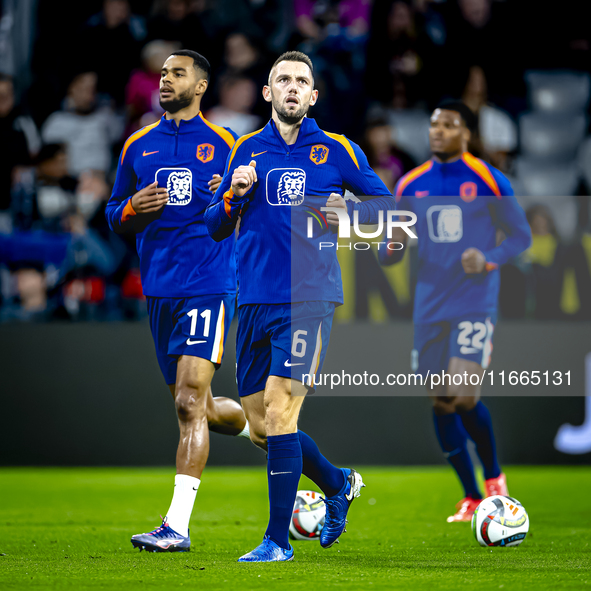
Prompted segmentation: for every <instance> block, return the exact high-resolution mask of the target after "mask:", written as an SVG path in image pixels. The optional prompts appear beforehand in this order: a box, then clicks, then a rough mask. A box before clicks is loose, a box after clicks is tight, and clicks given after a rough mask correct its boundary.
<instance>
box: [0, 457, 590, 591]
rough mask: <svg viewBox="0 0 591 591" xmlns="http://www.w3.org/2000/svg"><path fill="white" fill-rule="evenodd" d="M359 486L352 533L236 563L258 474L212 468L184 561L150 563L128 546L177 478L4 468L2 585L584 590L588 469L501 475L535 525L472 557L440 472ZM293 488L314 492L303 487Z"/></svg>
mask: <svg viewBox="0 0 591 591" xmlns="http://www.w3.org/2000/svg"><path fill="white" fill-rule="evenodd" d="M358 469H359V471H360V472H361V473H362V475H363V477H364V480H365V482H366V483H367V488H365V489H363V494H362V495H361V497H360V498H359V499H357V500H356V501H355V502H354V503H353V506H352V508H351V512H350V514H349V515H350V517H349V520H350V523H349V525H348V526H347V529H348V533H346V534H344V535H343V536H342V537H341V543H340V544H339V545H335V546H333V547H332V548H330V549H328V550H323V549H322V548H320V545H319V544H318V542H317V541H306V542H294V547H295V559H294V561H293V562H291V563H279V564H237V563H236V559H237V558H238V557H239V556H240V555H241V554H243V553H245V552H247V551H249V550H251V549H252V548H254V547H255V546H256V545H257V544H258V543H259V542H260V540H261V538H262V534H263V532H264V529H265V526H266V520H267V511H268V508H267V497H266V494H267V493H266V487H267V484H266V475H265V470H264V468H263V467H259V468H236V469H220V468H210V469H207V470H206V472H205V474H204V478H203V482H202V486H201V488H200V490H199V494H198V496H197V502H196V505H195V510H194V511H193V518H192V521H191V534H192V535H191V539H192V549H191V552H190V553H184V554H181V553H178V554H149V553H147V552H142V553H139V551H138V550H134V549H133V548H132V546H131V544H130V542H129V538H130V536H131V535H132V534H134V533H139V532H143V531H149V530H151V529H153V527H154V526H156V525H157V524H158V522H159V519H158V513H159V512H165V511H166V510H167V508H168V503H169V502H170V497H171V492H172V481H173V474H174V470H173V469H137V468H128V469H125V468H118V469H110V468H104V469H103V468H79V469H31V468H3V469H0V500H1V503H0V506H1V510H2V515H1V517H0V523H1V527H0V532H1V535H0V588H1V589H3V590H8V589H72V590H78V589H111V590H113V589H126V590H127V589H130V590H132V589H133V590H135V589H176V588H177V587H182V588H193V589H207V590H209V589H262V590H273V589H284V588H290V589H291V588H293V589H306V590H316V589H322V590H324V589H364V590H374V589H410V590H415V589H418V590H421V589H429V590H433V589H450V590H455V589H470V590H475V589H477V590H478V591H481V590H483V589H504V590H505V591H506V590H510V589H536V590H539V589H583V588H590V587H591V500H590V499H591V496H590V493H591V468H588V467H578V468H567V467H561V468H553V467H552V468H549V467H543V468H542V467H523V468H522V467H510V468H508V469H507V475H508V482H509V487H510V490H511V492H512V494H514V495H515V496H516V497H517V498H518V499H519V500H520V501H521V502H522V503H523V504H524V506H525V508H526V510H527V511H528V513H529V516H530V522H531V526H530V533H529V534H528V537H527V538H526V540H525V541H524V543H523V544H522V545H521V546H520V547H518V548H493V549H489V548H481V547H480V546H478V544H477V543H476V541H475V540H474V538H473V537H472V534H471V531H470V525H469V524H464V523H461V524H460V523H457V524H448V523H446V521H445V518H446V516H447V515H448V514H450V512H451V510H452V509H453V506H454V504H455V502H456V501H457V500H458V498H459V496H460V494H459V493H460V488H459V485H458V483H457V482H456V479H455V476H454V475H453V474H452V472H451V470H450V469H446V468H365V469H363V468H358ZM300 488H301V489H306V488H315V487H314V486H313V485H312V484H311V483H310V482H308V481H306V480H305V479H303V481H302V482H301V483H300Z"/></svg>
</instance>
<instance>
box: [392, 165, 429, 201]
mask: <svg viewBox="0 0 591 591" xmlns="http://www.w3.org/2000/svg"><path fill="white" fill-rule="evenodd" d="M432 166H433V161H432V160H427V162H424V163H423V164H421V165H420V166H417V167H416V168H413V169H412V170H411V171H410V172H407V173H406V174H405V175H404V176H403V177H402V178H401V179H400V181H399V182H398V188H397V189H396V197H401V196H402V191H404V189H406V187H407V186H408V185H409V184H410V183H412V182H413V181H414V180H415V179H417V178H418V177H420V176H421V175H422V174H425V173H426V172H429V171H430V170H431V168H432ZM397 201H400V199H397Z"/></svg>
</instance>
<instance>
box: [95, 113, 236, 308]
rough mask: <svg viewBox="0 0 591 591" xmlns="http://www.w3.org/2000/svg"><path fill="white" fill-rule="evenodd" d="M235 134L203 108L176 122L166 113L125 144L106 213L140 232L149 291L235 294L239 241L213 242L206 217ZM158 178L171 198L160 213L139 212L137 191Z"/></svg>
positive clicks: (119, 225) (118, 227)
mask: <svg viewBox="0 0 591 591" xmlns="http://www.w3.org/2000/svg"><path fill="white" fill-rule="evenodd" d="M235 138H236V136H235V134H234V133H233V132H232V131H230V130H228V129H226V128H223V127H219V126H217V125H214V124H213V123H210V122H209V121H207V120H206V119H204V118H203V116H202V115H201V113H199V115H197V116H196V117H194V118H193V119H190V120H188V121H185V120H182V121H181V122H180V125H179V126H177V124H176V122H175V121H174V120H172V119H171V120H168V119H166V118H165V117H164V116H163V117H162V119H160V121H158V122H157V123H154V124H153V125H148V126H147V127H144V128H143V129H140V130H139V131H138V132H136V133H134V134H133V135H132V136H131V137H130V138H129V139H128V140H127V141H126V142H125V145H124V147H123V150H122V152H121V156H120V158H119V163H118V167H117V179H116V181H115V185H114V187H113V192H112V195H111V198H110V199H109V202H108V204H107V208H106V215H107V220H108V222H109V226H110V227H111V229H112V230H114V231H115V232H118V233H121V232H135V233H136V245H137V251H138V254H139V256H140V269H141V276H142V285H143V290H144V293H145V294H146V295H148V296H154V297H178V298H181V297H191V296H198V295H217V294H220V295H221V294H232V293H235V292H236V266H235V257H234V242H233V241H232V240H227V241H225V242H224V243H222V244H218V243H217V242H215V241H214V240H213V239H212V238H211V237H210V236H209V234H208V232H207V228H206V227H205V224H204V221H203V214H204V212H205V209H206V207H207V206H208V204H209V202H210V201H211V193H210V191H209V188H208V185H207V182H208V181H209V180H210V179H211V177H212V176H213V175H214V174H220V175H222V174H223V171H224V165H225V163H226V161H227V159H228V155H229V154H230V151H231V149H232V147H233V146H234V142H235ZM154 181H157V182H158V186H160V187H166V188H167V189H168V193H169V202H168V203H167V204H166V205H165V206H164V207H163V208H162V209H160V210H159V211H158V212H156V213H143V214H136V213H135V212H134V210H133V208H132V206H131V198H132V196H133V195H134V194H135V193H136V192H137V191H139V190H140V189H142V188H144V187H146V186H148V185H149V184H151V183H153V182H154Z"/></svg>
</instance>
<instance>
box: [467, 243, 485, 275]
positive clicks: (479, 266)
mask: <svg viewBox="0 0 591 591" xmlns="http://www.w3.org/2000/svg"><path fill="white" fill-rule="evenodd" d="M462 267H464V272H465V273H467V274H468V275H479V274H480V273H482V272H483V271H484V269H485V268H486V258H485V257H484V255H483V254H482V253H481V252H480V251H479V250H478V249H477V248H468V249H466V250H465V251H464V253H463V254H462Z"/></svg>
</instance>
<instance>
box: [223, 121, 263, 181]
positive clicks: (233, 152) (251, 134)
mask: <svg viewBox="0 0 591 591" xmlns="http://www.w3.org/2000/svg"><path fill="white" fill-rule="evenodd" d="M263 129H264V128H263ZM263 129H257V130H256V131H253V132H252V133H247V134H246V135H243V136H242V137H239V138H238V139H237V140H236V143H235V144H234V148H232V152H231V153H230V159H229V160H228V171H229V170H230V166H231V164H232V160H234V156H235V155H236V150H237V149H238V148H239V147H240V146H241V145H242V144H243V143H244V142H245V141H246V140H247V139H249V138H251V137H252V136H253V135H256V134H257V133H261V131H263Z"/></svg>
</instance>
